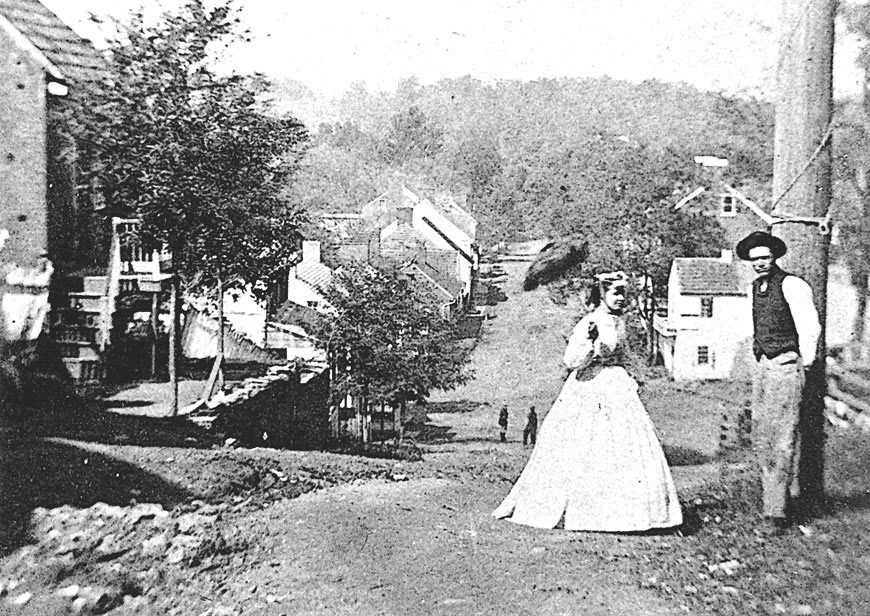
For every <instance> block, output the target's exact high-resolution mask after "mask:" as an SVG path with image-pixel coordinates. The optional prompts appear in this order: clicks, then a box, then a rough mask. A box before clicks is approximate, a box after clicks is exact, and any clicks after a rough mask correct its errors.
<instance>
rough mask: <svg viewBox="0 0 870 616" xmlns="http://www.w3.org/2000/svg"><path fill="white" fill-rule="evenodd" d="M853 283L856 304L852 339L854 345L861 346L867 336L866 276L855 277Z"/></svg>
mask: <svg viewBox="0 0 870 616" xmlns="http://www.w3.org/2000/svg"><path fill="white" fill-rule="evenodd" d="M854 283H855V293H856V295H857V298H858V304H857V306H856V310H855V323H854V326H853V328H852V338H853V340H854V341H855V342H856V343H858V344H863V343H864V342H865V340H864V338H865V337H866V335H867V332H866V331H865V329H866V327H865V323H866V322H867V293H868V292H870V288H868V277H867V274H866V273H863V274H862V275H860V276H855V277H854Z"/></svg>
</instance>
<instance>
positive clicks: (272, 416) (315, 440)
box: [192, 362, 329, 449]
mask: <svg viewBox="0 0 870 616" xmlns="http://www.w3.org/2000/svg"><path fill="white" fill-rule="evenodd" d="M328 398H329V371H328V370H327V369H326V366H325V364H323V365H321V364H319V363H314V362H312V363H309V364H306V365H303V366H301V367H300V366H298V365H296V364H287V365H283V366H273V367H270V368H269V369H268V370H267V371H266V374H265V375H263V376H261V377H252V378H249V379H245V380H244V381H243V382H242V383H241V384H240V385H238V386H237V387H235V388H233V389H232V391H229V392H225V393H220V394H218V395H217V396H215V397H214V398H213V399H212V400H211V401H209V403H208V404H207V405H206V408H205V409H203V410H202V411H200V412H199V413H197V415H196V416H195V417H192V419H193V420H194V421H197V422H198V423H209V424H210V425H212V426H213V428H214V429H215V430H219V431H220V432H223V433H224V434H225V435H226V436H227V437H230V438H234V439H237V440H238V441H240V442H241V443H243V444H245V445H248V446H262V447H286V448H294V449H310V448H321V447H324V446H325V445H326V443H327V440H328V437H329V410H328Z"/></svg>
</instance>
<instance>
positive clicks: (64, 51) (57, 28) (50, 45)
mask: <svg viewBox="0 0 870 616" xmlns="http://www.w3.org/2000/svg"><path fill="white" fill-rule="evenodd" d="M3 21H6V22H8V24H9V25H11V26H12V28H14V30H15V31H17V32H18V33H19V34H20V35H22V36H23V37H24V38H25V39H26V41H28V42H29V43H30V44H31V45H33V47H34V48H35V51H36V52H37V54H41V56H43V57H44V58H45V60H46V61H47V64H45V62H43V64H45V69H46V70H47V71H48V72H49V73H50V74H51V75H52V77H54V78H55V79H58V80H64V81H78V82H82V81H92V80H94V79H96V78H97V77H99V76H100V74H101V73H102V72H103V71H104V70H105V62H104V60H103V58H102V57H101V56H100V54H99V52H98V51H97V50H96V49H95V48H94V46H93V45H92V44H91V42H90V41H88V40H86V39H84V38H82V37H81V36H79V35H78V34H76V33H75V32H74V31H73V30H72V28H70V27H69V26H68V25H67V24H65V23H64V22H63V21H62V20H61V19H60V18H59V17H58V16H57V15H55V14H54V13H53V12H51V11H50V10H48V8H46V7H45V6H44V5H43V4H42V3H41V2H39V1H38V0H0V22H3ZM4 25H5V24H2V23H0V26H4Z"/></svg>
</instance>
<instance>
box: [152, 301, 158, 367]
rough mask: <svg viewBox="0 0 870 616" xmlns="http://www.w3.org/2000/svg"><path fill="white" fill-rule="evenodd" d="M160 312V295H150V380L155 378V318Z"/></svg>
mask: <svg viewBox="0 0 870 616" xmlns="http://www.w3.org/2000/svg"><path fill="white" fill-rule="evenodd" d="M159 310H160V293H158V292H154V293H152V294H151V378H152V379H154V378H155V377H156V376H157V337H158V323H157V317H158V312H159Z"/></svg>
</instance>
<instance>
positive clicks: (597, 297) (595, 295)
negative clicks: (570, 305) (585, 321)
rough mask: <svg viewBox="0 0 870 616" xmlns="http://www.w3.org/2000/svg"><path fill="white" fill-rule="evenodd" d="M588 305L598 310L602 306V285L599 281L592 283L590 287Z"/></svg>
mask: <svg viewBox="0 0 870 616" xmlns="http://www.w3.org/2000/svg"><path fill="white" fill-rule="evenodd" d="M586 304H587V305H589V306H590V307H592V308H598V306H599V305H600V304H601V283H600V282H598V281H597V280H593V281H592V285H591V286H590V287H589V296H588V297H587V298H586Z"/></svg>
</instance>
